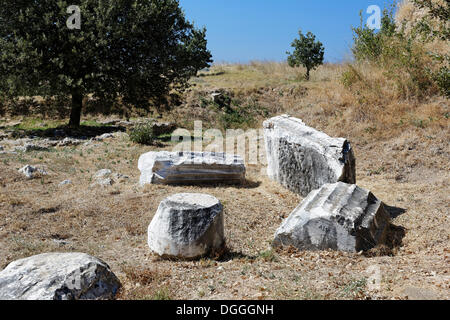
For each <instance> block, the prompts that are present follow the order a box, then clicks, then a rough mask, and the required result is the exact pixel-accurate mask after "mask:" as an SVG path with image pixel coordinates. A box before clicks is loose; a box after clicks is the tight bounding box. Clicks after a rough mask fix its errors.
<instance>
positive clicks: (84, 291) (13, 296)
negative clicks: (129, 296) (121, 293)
mask: <svg viewBox="0 0 450 320" xmlns="http://www.w3.org/2000/svg"><path fill="white" fill-rule="evenodd" d="M120 286H121V284H120V282H119V279H118V278H117V277H116V276H115V275H114V273H113V272H112V271H111V269H110V268H109V266H108V265H107V264H106V263H105V262H103V261H102V260H99V259H97V258H95V257H92V256H90V255H87V254H85V253H79V252H68V253H43V254H39V255H35V256H32V257H28V258H25V259H20V260H16V261H13V262H11V263H10V264H9V265H8V266H7V267H6V268H5V269H4V270H2V271H1V272H0V300H105V299H113V298H114V297H115V295H116V293H117V292H118V290H119V288H120Z"/></svg>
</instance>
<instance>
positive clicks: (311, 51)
mask: <svg viewBox="0 0 450 320" xmlns="http://www.w3.org/2000/svg"><path fill="white" fill-rule="evenodd" d="M298 34H299V39H294V41H293V42H292V44H291V47H293V48H294V52H293V53H292V54H291V53H290V52H287V54H289V57H288V64H289V65H290V66H291V67H297V66H304V67H305V68H306V80H309V73H310V71H311V70H314V69H315V68H317V67H318V66H319V65H321V64H323V57H324V54H325V49H324V47H323V45H322V43H321V42H320V41H316V36H315V35H314V34H312V33H311V32H308V33H307V34H306V35H304V34H303V33H302V31H301V30H299V32H298Z"/></svg>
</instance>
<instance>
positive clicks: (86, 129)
mask: <svg viewBox="0 0 450 320" xmlns="http://www.w3.org/2000/svg"><path fill="white" fill-rule="evenodd" d="M118 131H120V132H125V131H126V128H125V127H122V126H80V127H78V128H72V127H68V126H60V127H57V128H49V129H42V130H40V129H33V130H25V129H16V130H14V131H13V132H12V134H11V135H12V137H13V138H16V139H17V138H31V137H40V138H53V139H55V140H63V139H64V138H75V139H89V138H95V137H97V136H100V135H102V134H105V133H113V132H118Z"/></svg>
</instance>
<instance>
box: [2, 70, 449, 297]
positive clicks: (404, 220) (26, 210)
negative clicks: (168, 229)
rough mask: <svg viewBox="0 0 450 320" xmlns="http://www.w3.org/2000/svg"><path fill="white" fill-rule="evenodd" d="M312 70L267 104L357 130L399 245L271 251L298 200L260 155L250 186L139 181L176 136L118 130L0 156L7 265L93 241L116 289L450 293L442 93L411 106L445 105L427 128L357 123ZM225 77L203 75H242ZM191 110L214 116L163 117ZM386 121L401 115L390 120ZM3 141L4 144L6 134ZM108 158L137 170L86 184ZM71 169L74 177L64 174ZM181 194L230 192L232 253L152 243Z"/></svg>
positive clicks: (335, 129) (322, 124)
mask: <svg viewBox="0 0 450 320" xmlns="http://www.w3.org/2000/svg"><path fill="white" fill-rule="evenodd" d="M333 68H334V67H333ZM244 71H245V70H244ZM236 72H237V71H236ZM328 72H329V73H330V74H331V73H333V72H334V71H333V69H332V70H331V71H330V70H329V71H328ZM229 74H231V73H229ZM219 77H220V75H219ZM222 77H223V76H222ZM317 77H318V78H316V79H314V78H313V81H312V82H311V83H310V84H301V85H296V84H294V88H306V90H307V91H306V93H302V94H300V95H299V94H298V92H297V91H301V90H300V89H299V90H297V91H296V90H293V93H292V94H291V96H290V97H287V96H286V95H280V94H279V93H278V91H274V90H270V91H271V93H262V94H261V95H260V96H259V97H260V100H259V101H260V103H261V104H262V105H264V103H265V102H264V101H266V102H267V108H271V109H270V110H269V115H268V116H272V115H276V114H279V113H281V112H283V113H284V112H288V113H290V114H291V115H293V116H297V117H300V118H302V119H303V120H304V121H305V122H306V123H307V124H308V125H311V126H313V127H316V128H317V129H319V130H323V131H325V132H326V133H327V134H330V135H333V136H344V137H347V138H349V139H350V140H351V142H352V144H353V148H354V150H355V154H356V158H357V183H358V185H359V186H361V187H364V188H367V189H369V190H371V191H372V192H373V193H374V194H375V195H376V196H377V197H378V198H379V199H381V200H382V201H384V202H385V203H386V204H387V205H389V206H391V207H393V210H392V214H393V223H394V224H395V225H397V226H401V227H403V228H405V230H406V234H405V237H404V238H403V240H402V245H401V246H400V247H398V248H396V249H395V250H394V251H393V252H386V253H384V254H383V252H378V253H373V254H349V253H341V252H333V251H324V252H297V251H295V250H284V251H278V252H276V251H273V250H271V249H270V242H271V240H272V239H273V235H274V232H275V230H276V229H277V228H278V226H279V225H280V223H281V221H282V219H283V218H286V217H287V216H288V215H289V214H290V212H291V211H292V210H293V209H294V208H295V207H296V206H297V205H298V204H299V203H300V201H301V200H302V199H301V197H299V196H298V195H295V194H293V193H291V192H289V191H287V190H285V189H284V188H282V187H280V186H279V185H278V184H277V183H275V182H272V181H270V180H269V179H268V178H267V177H266V176H265V175H264V173H263V172H264V166H263V165H261V164H260V165H251V166H248V167H247V180H248V181H247V183H246V184H244V185H243V186H211V187H207V186H206V187H205V186H204V187H194V186H187V187H186V186H185V187H182V186H146V187H143V188H142V187H139V186H138V180H139V170H138V169H137V161H138V158H139V156H140V155H141V154H142V153H145V152H148V151H151V150H162V149H167V150H170V149H171V147H172V146H171V144H170V143H165V144H164V145H163V146H159V147H156V146H153V147H152V146H141V145H137V144H134V143H132V142H130V141H129V139H128V138H127V137H126V136H122V137H116V138H111V139H107V140H105V141H103V142H97V143H95V144H94V145H90V146H84V145H80V146H76V147H70V146H69V147H55V148H51V149H50V151H32V152H27V153H18V154H2V155H0V267H1V268H3V267H5V266H6V265H7V264H8V263H9V262H11V261H13V260H15V259H19V258H22V257H27V256H30V255H34V254H39V253H43V252H49V251H55V252H61V251H80V252H85V253H88V254H91V255H93V256H96V257H99V258H100V259H103V260H104V261H106V262H107V263H108V264H109V265H110V267H111V268H112V270H113V272H114V273H116V275H117V276H118V277H119V278H120V280H121V282H122V284H123V289H122V291H121V293H120V295H119V299H449V298H450V246H449V244H450V241H449V236H450V232H449V230H450V223H449V204H450V201H449V200H450V197H449V195H450V187H449V184H450V170H449V169H450V166H449V155H450V148H449V143H448V141H449V137H450V135H449V130H448V129H449V128H448V117H447V118H444V117H443V116H442V115H443V114H445V112H447V114H448V100H442V99H437V100H433V101H428V102H424V103H422V104H418V105H417V106H416V107H415V109H414V110H413V111H411V112H410V113H407V112H405V113H404V114H405V117H406V116H407V115H410V114H414V115H417V114H418V112H419V111H420V110H422V111H420V112H423V114H424V115H423V119H427V118H426V117H428V116H429V114H428V113H430V112H431V113H433V114H434V113H436V114H440V115H441V118H442V119H441V118H439V119H438V118H437V116H436V115H434V119H437V120H435V121H431V120H429V125H426V126H423V125H415V123H414V122H413V121H409V120H408V121H407V123H408V124H406V125H402V126H398V125H396V124H397V123H398V122H399V121H400V118H396V119H394V120H392V119H391V118H389V119H384V120H383V121H384V122H383V121H381V120H376V119H372V118H371V117H370V114H366V117H367V118H366V119H365V120H364V121H357V120H352V119H353V118H352V117H351V116H353V115H355V114H359V113H357V110H356V111H355V109H351V108H352V107H351V105H352V101H347V103H344V102H345V101H344V102H343V101H342V99H344V98H342V99H341V100H339V99H340V98H339V97H337V95H339V96H345V95H344V93H342V92H343V91H342V90H341V89H336V87H337V85H336V83H335V82H334V80H333V79H334V78H333V77H332V76H328V73H320V74H319V75H318V76H317ZM261 78H262V79H263V77H261ZM203 79H204V78H199V79H198V81H201V80H203ZM219 80H220V81H219ZM219 80H214V81H213V80H210V83H208V84H207V85H206V84H205V85H204V86H209V87H217V86H219V85H220V87H226V83H227V81H231V82H233V83H236V81H237V80H236V79H234V78H232V79H231V80H230V79H225V78H221V79H219ZM258 81H259V80H258ZM261 81H263V80H261ZM264 81H265V80H264ZM261 85H263V84H260V83H257V84H256V85H255V87H260V86H261ZM268 85H271V86H273V87H274V88H281V89H282V90H285V88H286V85H285V84H277V83H271V84H268ZM236 87H239V85H236ZM201 90H205V88H204V87H202V88H201ZM255 90H256V89H255ZM289 90H290V89H289ZM273 92H276V93H273ZM296 92H297V93H296ZM324 92H326V94H325V93H324ZM247 94H248V92H247ZM264 99H265V100H264ZM404 104H408V103H407V102H404ZM386 108H387V107H386ZM330 110H337V111H339V110H341V111H342V113H339V112H330ZM418 110H419V111H418ZM429 110H431V111H429ZM436 110H437V111H436ZM188 112H191V118H189V119H192V120H194V119H193V117H195V115H196V114H197V113H198V114H199V115H200V116H201V117H203V118H209V117H214V116H213V115H207V114H206V111H203V113H202V111H201V110H200V107H199V106H197V107H195V106H185V107H184V108H180V109H178V110H177V111H175V112H174V113H173V114H169V115H167V118H168V119H176V118H177V117H178V118H179V119H182V120H183V121H184V123H183V124H182V125H184V124H186V123H187V122H190V121H189V120H187V119H188V118H187V114H188ZM378 112H379V110H378V111H377V110H373V113H376V114H377V113H378ZM408 112H409V111H408ZM192 115H194V116H192ZM183 116H184V118H183ZM376 116H379V115H378V114H377V115H376ZM262 120H263V117H260V118H256V119H255V123H254V124H251V125H250V126H251V127H255V128H259V127H260V126H261V122H262ZM377 121H378V122H377ZM405 121H406V120H405ZM389 122H392V123H394V122H395V123H394V124H393V125H392V126H387V125H386V126H383V124H384V125H385V124H386V123H389ZM421 124H422V123H421ZM213 125H214V124H212V125H211V126H213ZM374 127H376V129H373V128H374ZM368 128H369V129H368ZM371 128H372V129H371ZM0 145H3V146H5V147H7V148H8V146H6V145H5V144H4V143H3V142H2V141H1V140H0ZM26 164H30V165H38V166H42V167H45V169H46V171H47V172H48V175H46V176H41V177H36V178H34V179H31V180H27V179H26V178H25V177H24V176H22V175H21V174H19V173H18V171H17V170H18V169H20V168H21V167H23V166H24V165H26ZM103 168H108V169H111V170H112V171H113V172H115V173H120V174H123V175H127V176H129V179H123V180H121V181H116V183H115V184H113V185H112V186H109V187H102V186H94V185H92V184H93V182H94V181H93V175H94V174H95V172H96V171H97V170H99V169H103ZM66 179H70V180H71V181H72V184H70V185H64V186H59V183H60V182H61V181H63V180H66ZM179 192H200V193H209V194H212V195H214V196H216V197H217V198H218V199H220V200H221V201H222V203H223V204H224V208H225V228H226V238H227V244H228V247H229V251H228V252H227V253H226V254H225V255H224V256H222V257H220V258H214V257H212V258H204V259H201V260H199V261H164V260H160V259H158V258H157V257H155V256H152V255H151V254H150V252H149V248H148V246H147V243H146V241H147V227H148V224H149V223H150V221H151V219H152V217H153V215H154V214H155V212H156V209H157V207H158V205H159V203H160V201H161V200H162V199H163V198H165V197H166V196H168V195H170V194H174V193H179ZM373 266H375V267H373ZM377 268H379V270H380V275H381V283H380V287H379V289H377V290H370V289H371V286H370V285H369V283H368V280H369V279H370V277H371V276H372V275H373V272H371V271H370V270H377Z"/></svg>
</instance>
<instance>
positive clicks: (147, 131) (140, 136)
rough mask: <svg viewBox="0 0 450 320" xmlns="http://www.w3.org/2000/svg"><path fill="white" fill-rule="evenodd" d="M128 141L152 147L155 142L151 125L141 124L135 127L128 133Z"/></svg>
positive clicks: (149, 123)
mask: <svg viewBox="0 0 450 320" xmlns="http://www.w3.org/2000/svg"><path fill="white" fill-rule="evenodd" d="M129 135H130V140H131V141H133V142H135V143H139V144H144V145H152V144H153V143H154V142H155V139H156V137H155V134H154V132H153V123H152V122H147V123H141V124H138V125H136V126H135V127H134V128H133V129H132V130H131V131H130V132H129Z"/></svg>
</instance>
